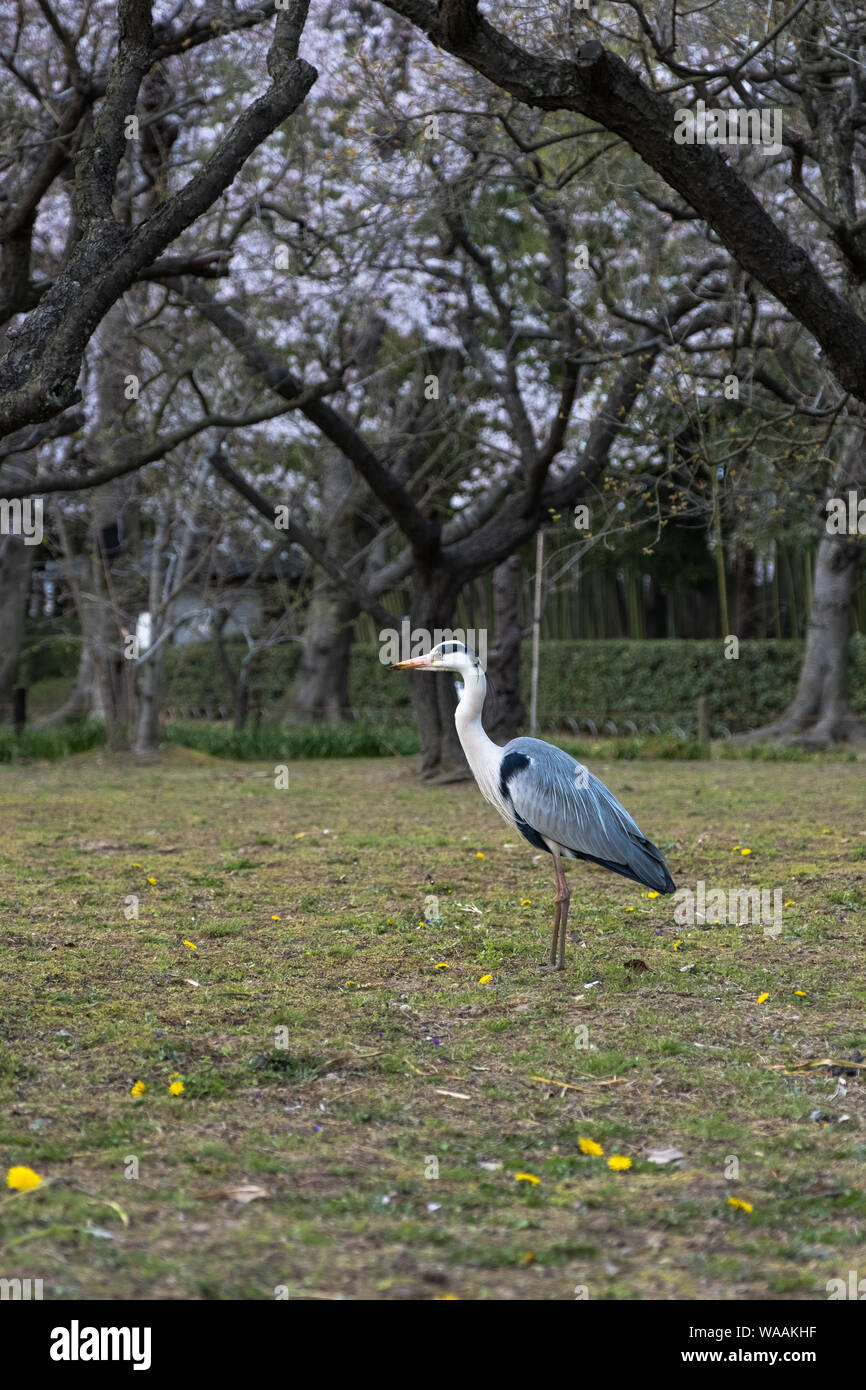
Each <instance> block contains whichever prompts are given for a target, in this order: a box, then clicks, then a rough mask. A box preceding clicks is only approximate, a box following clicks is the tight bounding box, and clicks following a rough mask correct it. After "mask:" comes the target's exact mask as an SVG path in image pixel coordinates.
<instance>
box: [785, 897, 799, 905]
mask: <svg viewBox="0 0 866 1390" xmlns="http://www.w3.org/2000/svg"><path fill="white" fill-rule="evenodd" d="M795 906H796V904H795V902H794V899H793V898H789V899H788V901H787V902H786V903H785V907H795Z"/></svg>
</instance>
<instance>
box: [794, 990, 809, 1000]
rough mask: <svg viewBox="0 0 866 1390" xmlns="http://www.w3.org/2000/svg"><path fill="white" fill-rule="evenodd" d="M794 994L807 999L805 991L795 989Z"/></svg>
mask: <svg viewBox="0 0 866 1390" xmlns="http://www.w3.org/2000/svg"><path fill="white" fill-rule="evenodd" d="M794 993H795V994H799V996H800V998H801V999H805V998H806V991H805V990H804V989H795V990H794Z"/></svg>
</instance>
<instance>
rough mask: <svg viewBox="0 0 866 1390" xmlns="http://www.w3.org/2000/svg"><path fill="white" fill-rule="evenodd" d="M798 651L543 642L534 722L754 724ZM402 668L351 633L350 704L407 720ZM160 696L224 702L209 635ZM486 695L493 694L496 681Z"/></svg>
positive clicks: (68, 656) (276, 659)
mask: <svg viewBox="0 0 866 1390" xmlns="http://www.w3.org/2000/svg"><path fill="white" fill-rule="evenodd" d="M51 640H52V639H42V640H41V641H40V643H39V646H38V655H37V650H36V649H34V650H33V652H32V654H28V661H29V662H30V663H32V665H31V666H30V667H29V668H28V669H29V670H31V671H32V670H33V668H34V666H35V665H36V663H37V662H38V665H39V669H40V673H41V674H45V675H49V674H51V675H59V674H64V673H65V667H66V666H69V665H71V670H72V671H73V672H74V669H75V661H76V659H77V652H78V648H77V643H76V642H75V639H72V638H69V637H62V638H56V639H53V640H54V641H55V642H57V643H59V644H61V646H60V647H59V648H58V649H56V650H54V651H53V652H52V648H51ZM228 646H229V650H230V652H231V656H232V660H233V661H238V660H239V659H240V656H241V654H242V651H243V649H244V648H243V643H242V641H239V640H237V639H234V640H232V641H231V642H230V643H229V644H228ZM802 652H803V644H802V642H792V641H777V640H761V641H757V640H756V641H743V642H741V643H740V655H739V658H738V659H737V660H735V661H734V660H725V657H724V650H723V644H722V642H721V641H720V640H715V641H707V642H703V641H702V642H695V641H685V640H674V641H644V642H632V641H625V640H604V641H595V642H542V644H541V668H540V677H539V690H538V708H539V718H540V725H541V729H542V731H550V730H552V729H561V730H563V731H565V732H568V733H571V734H572V736H575V737H577V736H581V737H582V736H585V735H589V736H590V737H594V736H595V731H596V730H597V731H598V733H599V734H604V733H608V734H616V735H618V736H620V737H624V736H629V735H633V734H634V733H635V732H638V733H640V734H645V733H647V732H651V733H655V732H656V731H658V732H659V733H660V734H668V733H670V732H671V731H674V730H681V731H682V732H683V733H685V734H686V735H687V736H688V737H693V736H694V734H695V732H696V724H697V718H696V705H697V699H698V696H699V695H706V696H707V698H708V702H709V712H710V728H711V732H712V733H713V735H714V736H721V735H723V734H724V733H725V732H726V731H730V732H732V733H733V732H739V731H740V730H743V729H747V728H755V727H757V726H758V725H760V724H764V723H767V722H768V721H769V720H770V719H772V718H773V717H774V716H775V715H777V714H779V713H780V712H781V711H782V710H783V709H784V708H785V706H786V704H787V703H788V702H789V701H790V700H791V698H792V697H793V694H794V691H795V689H796V685H797V675H798V671H799V665H800V660H801V658H802ZM531 659H532V652H531V644H530V643H529V642H526V643H525V644H524V650H523V662H522V671H521V678H522V686H523V696H524V700H525V701H526V704H527V707H528V705H529V679H530V667H531ZM299 660H300V646H299V644H298V643H297V642H289V643H286V644H285V645H283V646H278V647H272V648H270V649H269V650H267V651H266V652H264V653H263V654H262V656H261V657H260V658H259V660H258V662H257V664H256V666H255V668H254V672H253V678H252V682H251V688H252V690H253V692H254V693H255V695H256V696H257V697H258V698H259V699H260V700H261V703H262V708H263V711H264V714H265V719H266V721H267V720H272V721H273V720H277V719H279V718H280V717H281V716H282V715H283V714H285V713H287V712H288V709H289V703H290V702H289V695H290V692H291V687H292V683H293V681H294V678H295V675H296V673H297V669H298V662H299ZM59 668H64V669H63V670H61V669H59ZM410 679H413V677H411V676H404V675H401V674H397V673H392V672H389V671H388V670H387V669H386V667H385V666H383V665H382V663H381V662H380V661H379V652H378V647H377V646H375V645H374V644H373V643H364V644H359V645H357V646H356V647H355V649H354V652H353V658H352V667H351V671H350V679H349V698H350V701H351V706H352V709H353V711H354V713H355V715H356V716H358V717H360V718H361V719H367V720H369V721H372V722H373V723H376V724H381V723H383V722H389V723H392V724H408V723H411V710H410V705H409V680H410ZM414 679H417V680H423V679H424V677H423V676H417V677H414ZM851 691H852V697H853V703H854V708H855V709H856V710H857V712H858V713H859V714H860V715H861V716H862V717H864V718H866V637H864V636H863V635H857V636H855V637H853V638H852V640H851ZM163 698H164V703H165V706H166V708H167V710H168V714H169V718H170V719H184V718H187V717H190V716H192V717H197V718H201V717H206V718H209V719H213V718H218V717H219V716H220V711H221V710H222V711H223V712H224V713H225V714H226V715H228V714H230V712H231V698H230V695H229V691H228V689H227V687H226V684H225V681H224V680H223V677H222V672H221V671H220V668H219V665H218V663H217V660H216V655H215V652H214V648H213V645H212V644H211V643H209V642H197V643H190V644H189V645H186V646H182V647H175V648H173V649H172V650H171V651H170V652H169V653H168V654H167V659H166V681H165V689H164V696H163ZM490 700H491V704H492V702H493V701H494V700H495V693H494V694H493V695H492V696H491V697H490ZM590 721H591V722H590ZM630 723H631V724H634V725H635V729H632V728H631V727H630ZM593 726H594V727H593ZM611 726H613V727H611ZM268 756H269V755H268Z"/></svg>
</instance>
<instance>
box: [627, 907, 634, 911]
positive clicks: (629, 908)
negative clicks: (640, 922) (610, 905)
mask: <svg viewBox="0 0 866 1390" xmlns="http://www.w3.org/2000/svg"><path fill="white" fill-rule="evenodd" d="M626 912H634V908H633V907H627V908H626Z"/></svg>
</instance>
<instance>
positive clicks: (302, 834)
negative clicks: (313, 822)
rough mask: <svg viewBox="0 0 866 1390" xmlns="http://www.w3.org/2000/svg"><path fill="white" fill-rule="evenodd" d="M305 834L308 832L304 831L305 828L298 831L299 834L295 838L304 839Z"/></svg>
mask: <svg viewBox="0 0 866 1390" xmlns="http://www.w3.org/2000/svg"><path fill="white" fill-rule="evenodd" d="M305 834H306V831H304V830H299V831H298V833H297V835H296V836H295V839H296V840H303V838H304V835H305Z"/></svg>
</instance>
